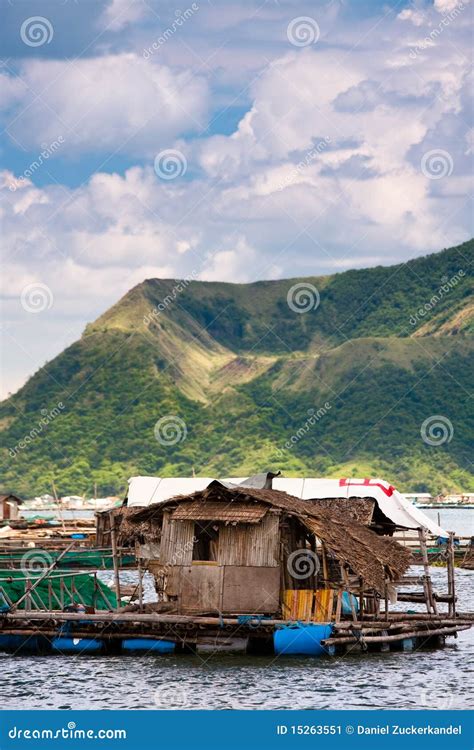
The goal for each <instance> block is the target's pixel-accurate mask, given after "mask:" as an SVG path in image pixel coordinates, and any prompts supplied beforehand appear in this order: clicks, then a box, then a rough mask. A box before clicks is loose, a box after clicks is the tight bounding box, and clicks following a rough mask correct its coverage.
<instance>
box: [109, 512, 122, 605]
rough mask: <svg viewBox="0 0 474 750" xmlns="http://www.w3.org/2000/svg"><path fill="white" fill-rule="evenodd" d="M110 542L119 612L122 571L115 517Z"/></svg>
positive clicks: (112, 521) (111, 524)
mask: <svg viewBox="0 0 474 750" xmlns="http://www.w3.org/2000/svg"><path fill="white" fill-rule="evenodd" d="M110 540H111V543H112V561H113V566H114V579H115V593H116V596H117V610H119V609H120V571H119V563H118V552H117V534H116V529H115V517H113V518H111V519H110Z"/></svg>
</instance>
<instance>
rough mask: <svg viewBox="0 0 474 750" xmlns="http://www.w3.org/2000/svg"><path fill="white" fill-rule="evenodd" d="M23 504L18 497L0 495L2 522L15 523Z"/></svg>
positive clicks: (0, 517)
mask: <svg viewBox="0 0 474 750" xmlns="http://www.w3.org/2000/svg"><path fill="white" fill-rule="evenodd" d="M22 502H23V500H21V499H20V498H19V497H17V495H0V521H15V520H16V519H17V518H18V516H19V509H20V505H21V504H22Z"/></svg>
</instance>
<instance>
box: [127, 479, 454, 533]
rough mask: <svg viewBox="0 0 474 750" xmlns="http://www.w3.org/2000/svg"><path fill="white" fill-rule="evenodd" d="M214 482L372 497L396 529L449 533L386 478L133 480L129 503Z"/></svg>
mask: <svg viewBox="0 0 474 750" xmlns="http://www.w3.org/2000/svg"><path fill="white" fill-rule="evenodd" d="M213 482H219V483H220V484H223V485H224V486H225V487H235V486H237V487H239V486H240V487H253V488H254V489H264V488H267V489H274V490H281V491H282V492H286V493H287V494H288V495H293V496H294V497H298V498H300V499H301V500H318V499H329V498H349V497H371V498H373V499H374V500H375V501H376V503H377V505H378V507H379V509H380V510H381V511H382V513H383V514H384V515H385V516H387V518H389V519H390V521H392V523H394V524H395V525H396V526H399V527H401V528H404V529H417V528H419V527H420V526H422V527H423V528H425V529H427V531H428V532H429V533H430V534H433V536H439V537H447V536H448V534H447V532H446V531H445V530H444V529H443V528H442V527H441V526H439V525H438V524H437V523H435V522H434V521H432V520H431V518H429V517H428V516H427V515H426V513H423V511H422V510H420V508H417V507H416V506H415V505H413V504H412V503H410V502H409V501H408V500H406V499H405V498H404V497H403V495H402V494H401V493H400V492H398V490H396V489H395V487H393V486H392V485H391V484H389V483H388V482H386V481H385V480H383V479H353V478H349V479H319V478H316V477H306V478H302V477H298V478H292V477H289V478H286V477H281V476H278V475H277V474H273V473H272V472H265V473H262V474H255V475H254V476H252V477H248V478H245V477H227V478H225V479H214V478H213V477H173V478H166V479H163V478H161V477H132V478H131V479H129V489H128V502H127V505H128V506H129V507H130V508H133V507H146V506H148V505H154V504H155V503H163V502H165V501H166V500H169V499H170V498H172V497H176V496H177V495H190V494H192V493H193V492H201V491H202V490H204V489H205V488H206V487H209V485H211V484H212V483H213Z"/></svg>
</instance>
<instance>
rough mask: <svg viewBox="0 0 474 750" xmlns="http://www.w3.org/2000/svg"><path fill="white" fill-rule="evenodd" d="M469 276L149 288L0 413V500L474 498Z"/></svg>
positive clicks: (454, 261) (370, 276) (374, 275)
mask: <svg viewBox="0 0 474 750" xmlns="http://www.w3.org/2000/svg"><path fill="white" fill-rule="evenodd" d="M473 260H474V241H471V242H468V243H465V244H463V245H461V246H459V247H456V248H452V249H449V250H444V251H443V252H440V253H436V254H432V255H428V256H426V257H423V258H417V259H415V260H412V261H410V262H408V263H405V264H401V265H397V266H392V267H377V268H372V269H368V270H358V271H347V272H345V273H339V274H335V275H332V276H324V277H310V278H305V279H284V280H278V281H260V282H256V283H253V284H227V283H210V282H201V281H189V280H186V281H177V280H174V279H169V280H162V279H149V280H147V281H144V282H143V283H142V284H140V285H138V286H136V287H134V288H133V289H132V290H131V291H129V292H128V294H126V295H125V296H124V297H123V298H122V299H121V300H120V301H119V302H118V303H117V304H116V305H114V306H113V307H112V308H111V309H110V310H108V311H107V312H106V313H105V314H104V315H102V316H101V317H100V318H99V319H98V320H96V321H95V322H94V323H92V324H90V325H88V326H87V328H86V330H85V332H84V334H83V336H82V337H81V339H80V340H79V341H77V342H76V343H74V344H73V345H72V346H70V347H68V348H67V349H66V350H65V351H64V352H63V353H62V354H60V355H59V356H58V357H56V358H55V359H54V360H53V361H52V362H50V363H48V364H47V365H46V366H45V367H43V368H42V369H41V370H39V371H38V372H37V373H36V374H35V375H34V376H33V377H31V378H30V380H29V381H28V382H27V383H26V385H25V386H24V387H23V388H21V390H20V391H18V393H16V394H15V395H13V396H11V397H10V398H9V399H8V400H7V401H5V402H3V404H2V405H1V408H0V425H1V428H2V446H3V447H2V451H1V462H2V467H1V468H2V471H1V477H2V486H3V489H4V490H9V491H15V492H17V493H19V494H24V495H31V494H33V493H34V494H38V493H40V492H47V491H50V489H51V482H52V480H53V479H54V481H55V483H56V486H57V488H58V491H59V492H61V493H62V494H72V493H73V494H77V493H91V492H92V488H93V485H94V483H96V484H97V487H98V491H99V493H101V494H104V493H112V492H113V493H116V492H117V493H120V492H122V491H123V489H124V488H125V486H126V480H127V478H128V477H129V476H132V475H136V474H157V475H163V476H166V475H167V476H171V475H185V476H186V475H188V476H189V475H191V473H192V471H193V470H194V471H195V473H196V474H197V475H213V476H215V475H221V476H223V475H224V476H225V475H246V474H249V473H252V472H255V471H259V470H260V471H261V470H264V469H267V468H268V469H270V468H271V469H272V470H277V469H280V470H281V471H282V472H284V473H285V474H286V475H291V474H293V475H297V474H301V473H306V474H310V475H313V476H314V475H319V476H321V475H327V476H360V475H362V476H369V475H378V476H383V477H384V478H386V479H388V480H390V481H391V482H393V483H394V484H395V485H396V486H397V487H399V488H400V489H405V490H406V491H407V490H408V489H411V490H415V491H422V490H430V491H432V492H439V491H443V490H445V491H446V490H454V489H463V490H469V489H470V490H471V491H472V489H473V486H474V478H473V464H472V461H471V458H472V456H471V455H470V449H471V448H472V445H473V443H474V421H473V417H472V409H470V406H471V402H470V396H471V394H472V371H473V368H472V363H473V349H474V346H473V341H474V337H473V331H474V294H473V282H472V272H471V268H472V263H473ZM307 308H310V309H307ZM303 310H306V311H303ZM159 420H161V421H159ZM430 420H431V421H430ZM430 425H431V427H432V430H431V431H430ZM422 431H423V432H424V435H425V439H423V438H422V435H421V432H422Z"/></svg>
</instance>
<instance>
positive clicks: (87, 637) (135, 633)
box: [0, 611, 474, 656]
mask: <svg viewBox="0 0 474 750" xmlns="http://www.w3.org/2000/svg"><path fill="white" fill-rule="evenodd" d="M473 624H474V614H472V613H467V614H460V615H457V616H456V617H451V618H449V617H448V616H447V615H438V616H433V615H425V614H422V613H419V614H409V613H400V614H395V613H393V614H390V615H389V616H388V617H387V619H385V618H383V617H382V618H380V617H379V619H371V618H365V619H364V620H361V621H349V620H348V621H344V620H342V621H340V622H339V623H337V624H336V623H334V622H332V623H331V622H328V623H308V622H307V623H304V622H291V621H288V620H276V619H272V618H269V617H268V618H267V617H261V616H255V617H254V616H251V615H241V616H237V617H216V616H207V617H205V616H199V617H192V616H184V615H182V616H179V615H166V614H156V613H154V614H141V613H132V612H116V613H111V612H102V613H96V614H91V615H89V614H84V613H69V612H20V611H17V612H11V613H4V614H3V615H0V650H2V651H7V652H10V653H17V654H22V653H35V654H68V653H70V654H84V655H91V654H101V655H106V654H111V655H117V654H120V653H122V654H126V653H127V654H144V653H147V654H169V653H203V652H206V653H226V652H227V653H229V652H234V653H235V652H238V653H246V654H262V655H263V654H278V655H305V656H337V655H342V654H346V653H361V652H362V653H365V652H384V651H400V650H402V651H417V650H418V649H420V648H433V647H441V646H443V645H444V642H445V639H446V638H447V637H449V636H454V637H456V636H457V633H458V632H460V631H463V630H467V629H468V628H470V627H471V626H472V625H473Z"/></svg>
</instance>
